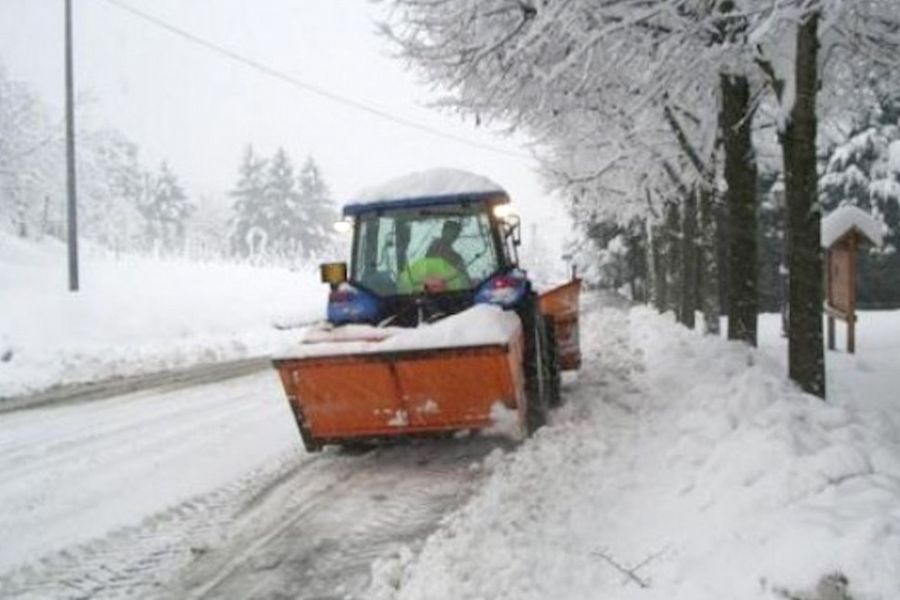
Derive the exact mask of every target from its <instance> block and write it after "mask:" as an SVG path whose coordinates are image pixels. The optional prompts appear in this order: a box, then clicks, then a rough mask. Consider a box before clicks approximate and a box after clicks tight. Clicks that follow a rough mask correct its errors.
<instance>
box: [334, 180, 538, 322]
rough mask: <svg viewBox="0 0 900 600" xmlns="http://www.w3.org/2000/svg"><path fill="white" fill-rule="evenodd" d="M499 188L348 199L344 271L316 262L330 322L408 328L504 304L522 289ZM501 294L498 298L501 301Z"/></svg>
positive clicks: (514, 239)
mask: <svg viewBox="0 0 900 600" xmlns="http://www.w3.org/2000/svg"><path fill="white" fill-rule="evenodd" d="M509 208H510V206H509V197H508V196H507V195H506V193H505V192H502V191H487V192H469V193H455V194H442V195H437V196H421V197H415V198H401V199H392V200H382V201H376V202H367V203H355V204H349V205H347V206H346V207H345V208H344V220H343V221H341V222H340V226H341V227H342V228H344V229H345V230H350V231H351V232H352V235H353V244H352V253H351V263H350V267H349V270H348V269H347V267H346V265H344V264H343V263H330V264H326V265H322V279H323V281H325V282H327V283H329V284H331V286H332V291H331V294H330V296H329V304H328V320H329V321H330V322H332V323H333V324H336V325H339V324H345V323H372V324H375V323H390V324H392V325H399V326H415V325H417V324H419V323H421V322H423V321H430V320H433V319H436V318H440V317H442V316H446V315H449V314H455V313H458V312H460V311H462V310H465V309H466V308H468V307H470V306H472V305H473V304H474V303H476V301H480V300H488V301H490V300H492V299H494V300H500V299H504V300H505V302H494V303H500V304H509V305H510V306H511V305H512V304H513V303H515V302H518V300H520V297H521V296H522V295H524V294H525V292H526V291H527V290H526V288H527V286H528V281H527V279H526V277H525V273H524V272H522V271H521V270H519V269H518V252H517V248H518V245H519V242H520V237H519V232H520V227H519V219H518V217H517V216H516V215H513V214H511V212H510V210H509ZM501 296H503V298H501Z"/></svg>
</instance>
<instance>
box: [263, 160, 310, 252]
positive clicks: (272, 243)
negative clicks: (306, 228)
mask: <svg viewBox="0 0 900 600" xmlns="http://www.w3.org/2000/svg"><path fill="white" fill-rule="evenodd" d="M263 218H264V226H263V227H264V229H265V232H266V234H267V236H268V238H267V239H268V250H269V251H270V252H272V253H275V254H279V255H281V256H290V255H293V254H295V252H296V251H297V250H298V248H299V246H300V241H301V236H300V222H301V210H300V194H299V193H298V192H297V185H296V181H295V179H294V166H293V165H292V164H291V159H290V157H289V156H288V155H287V152H285V151H284V149H282V148H279V149H278V151H277V152H275V156H274V157H273V158H272V160H271V162H270V163H269V168H268V170H267V172H266V180H265V189H264V191H263Z"/></svg>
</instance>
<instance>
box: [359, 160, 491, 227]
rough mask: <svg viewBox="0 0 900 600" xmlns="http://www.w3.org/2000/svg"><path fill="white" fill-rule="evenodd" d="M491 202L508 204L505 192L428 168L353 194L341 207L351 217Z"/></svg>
mask: <svg viewBox="0 0 900 600" xmlns="http://www.w3.org/2000/svg"><path fill="white" fill-rule="evenodd" d="M488 200H494V201H495V202H497V203H504V202H509V196H508V195H507V193H506V191H505V190H504V189H503V188H502V187H500V186H499V185H497V184H496V183H495V182H493V181H491V180H490V179H488V178H487V177H484V176H482V175H476V174H475V173H469V172H468V171H460V170H457V169H432V170H430V171H420V172H417V173H410V174H409V175H404V176H402V177H398V178H396V179H392V180H391V181H388V182H387V183H384V184H382V185H379V186H376V187H372V188H367V189H365V190H362V191H361V192H359V193H357V194H356V195H355V196H354V197H353V198H352V199H351V201H350V202H349V203H348V204H347V205H346V206H344V215H345V216H353V215H357V214H360V213H363V212H369V211H373V210H380V209H384V208H413V207H417V206H434V205H436V204H457V203H459V202H467V201H468V202H473V201H474V202H482V201H488Z"/></svg>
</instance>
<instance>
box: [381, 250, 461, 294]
mask: <svg viewBox="0 0 900 600" xmlns="http://www.w3.org/2000/svg"><path fill="white" fill-rule="evenodd" d="M430 278H435V279H443V280H444V281H445V282H446V284H447V290H449V291H456V290H464V289H466V278H465V276H464V275H463V274H462V273H460V272H459V270H458V269H457V268H456V267H454V266H453V265H451V264H450V263H449V262H447V261H446V260H444V259H443V258H438V257H426V258H422V259H419V260H417V261H416V262H414V263H412V264H410V265H407V266H406V268H405V269H403V271H401V272H400V276H399V277H398V278H397V291H398V292H400V293H401V294H412V293H415V292H422V291H424V290H425V280H426V279H430Z"/></svg>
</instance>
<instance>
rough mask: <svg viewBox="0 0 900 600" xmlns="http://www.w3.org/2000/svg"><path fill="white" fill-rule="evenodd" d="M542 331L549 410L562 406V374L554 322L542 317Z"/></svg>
mask: <svg viewBox="0 0 900 600" xmlns="http://www.w3.org/2000/svg"><path fill="white" fill-rule="evenodd" d="M544 331H545V332H546V333H547V345H546V348H547V361H546V363H547V391H548V394H547V405H548V406H549V407H550V408H559V407H560V406H562V400H563V399H562V374H561V370H560V368H559V344H558V342H557V340H556V321H554V320H553V317H551V316H549V315H545V316H544Z"/></svg>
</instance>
